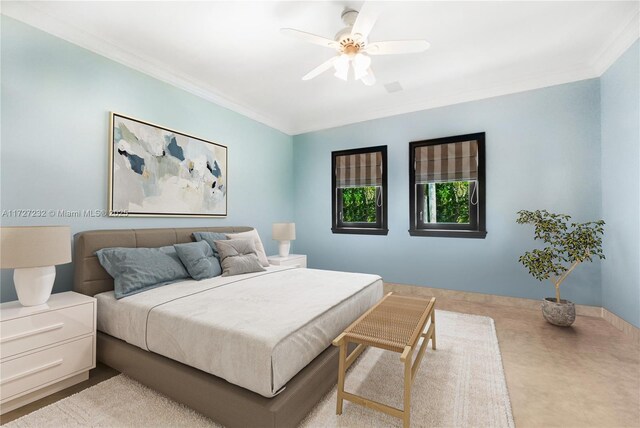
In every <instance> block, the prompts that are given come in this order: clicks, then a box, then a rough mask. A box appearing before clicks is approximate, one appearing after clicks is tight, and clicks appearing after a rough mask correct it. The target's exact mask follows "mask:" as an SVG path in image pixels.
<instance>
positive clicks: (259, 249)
mask: <svg viewBox="0 0 640 428" xmlns="http://www.w3.org/2000/svg"><path fill="white" fill-rule="evenodd" d="M227 238H228V239H253V242H254V243H255V244H256V254H257V256H258V260H260V264H262V266H269V260H268V259H267V253H266V252H265V251H264V245H262V241H261V240H260V235H258V231H257V230H255V229H251V230H250V231H248V232H240V233H227Z"/></svg>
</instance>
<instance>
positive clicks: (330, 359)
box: [97, 332, 355, 428]
mask: <svg viewBox="0 0 640 428" xmlns="http://www.w3.org/2000/svg"><path fill="white" fill-rule="evenodd" d="M97 340H98V343H97V358H98V361H101V362H102V363H104V364H106V365H108V366H109V367H112V368H114V369H116V370H118V371H119V372H121V373H123V374H125V375H127V376H129V377H131V378H132V379H135V380H137V381H138V382H140V383H142V384H143V385H146V386H148V387H149V388H152V389H155V390H156V391H158V392H160V393H162V394H164V395H166V396H167V397H169V398H171V399H173V400H175V401H177V402H179V403H182V404H184V405H186V406H188V407H190V408H192V409H194V410H196V411H198V412H200V413H202V414H203V415H205V416H207V417H209V418H211V419H213V420H214V421H215V422H217V423H219V424H222V425H224V426H225V427H230V428H232V427H295V426H297V425H298V424H299V423H300V421H302V420H303V419H304V417H305V416H306V415H307V414H308V413H309V412H310V411H311V409H312V408H313V407H314V406H315V405H316V404H317V403H318V402H319V401H320V400H321V399H322V397H323V396H324V395H325V394H326V393H327V392H329V390H331V388H332V387H333V386H334V385H335V384H336V380H337V378H338V349H337V348H334V347H332V346H329V347H328V348H327V349H326V350H324V351H323V352H322V353H321V354H320V355H318V357H316V359H314V360H313V361H312V362H311V363H309V365H307V366H306V367H305V368H304V369H302V370H301V371H300V372H299V373H298V374H297V375H296V376H294V377H293V379H291V380H290V381H289V382H288V383H287V385H286V387H285V389H284V391H282V392H281V393H280V394H278V395H276V396H275V397H273V398H266V397H263V396H261V395H259V394H256V393H254V392H251V391H249V390H247V389H244V388H241V387H239V386H237V385H233V384H231V383H229V382H227V381H225V380H224V379H221V378H219V377H216V376H213V375H211V374H208V373H205V372H203V371H201V370H198V369H195V368H193V367H190V366H187V365H185V364H182V363H179V362H177V361H174V360H172V359H169V358H166V357H163V356H162V355H159V354H155V353H153V352H147V351H145V350H143V349H141V348H138V347H136V346H133V345H130V344H128V343H126V342H124V341H122V340H120V339H117V338H115V337H113V336H109V335H107V334H105V333H102V332H98V338H97ZM354 347H355V346H354Z"/></svg>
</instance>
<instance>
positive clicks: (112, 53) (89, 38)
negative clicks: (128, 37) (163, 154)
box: [0, 1, 291, 135]
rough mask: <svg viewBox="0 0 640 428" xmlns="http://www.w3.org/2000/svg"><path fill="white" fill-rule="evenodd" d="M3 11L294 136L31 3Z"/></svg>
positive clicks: (270, 119) (224, 97) (13, 4)
mask: <svg viewBox="0 0 640 428" xmlns="http://www.w3.org/2000/svg"><path fill="white" fill-rule="evenodd" d="M0 12H1V13H2V14H3V15H6V16H8V17H10V18H13V19H16V20H18V21H21V22H23V23H25V24H27V25H30V26H32V27H35V28H38V29H40V30H42V31H44V32H46V33H49V34H52V35H54V36H56V37H58V38H60V39H63V40H66V41H67V42H70V43H72V44H74V45H77V46H80V47H82V48H84V49H87V50H89V51H92V52H94V53H97V54H99V55H101V56H104V57H106V58H108V59H111V60H113V61H116V62H118V63H120V64H123V65H125V66H127V67H129V68H132V69H134V70H137V71H139V72H141V73H144V74H146V75H148V76H151V77H154V78H156V79H158V80H161V81H163V82H165V83H168V84H170V85H172V86H175V87H177V88H180V89H183V90H185V91H187V92H189V93H191V94H193V95H196V96H198V97H200V98H203V99H205V100H207V101H211V102H213V103H215V104H217V105H219V106H221V107H224V108H227V109H229V110H232V111H234V112H236V113H239V114H241V115H243V116H246V117H248V118H250V119H253V120H255V121H257V122H260V123H262V124H264V125H267V126H269V127H271V128H274V129H276V130H278V131H280V132H283V133H285V134H287V135H291V130H290V129H289V125H288V124H287V123H283V122H282V121H279V120H277V119H276V118H273V117H266V116H264V115H263V114H261V113H258V112H256V111H255V110H253V109H251V108H250V107H248V106H246V105H243V104H242V103H241V102H239V101H237V100H235V99H234V98H233V97H232V96H229V95H228V94H224V93H222V92H220V91H219V90H217V89H216V88H214V87H212V86H211V85H209V84H207V83H205V82H202V81H198V80H194V79H193V78H191V77H189V76H186V75H184V74H180V73H175V72H172V71H169V69H170V67H169V66H167V65H166V64H163V63H161V62H159V61H155V60H152V59H150V58H145V57H142V56H139V55H136V54H133V53H131V52H128V51H127V50H126V49H123V48H122V47H120V46H116V45H114V44H113V43H110V42H108V41H106V40H104V39H102V38H99V37H96V36H94V35H92V34H89V33H87V32H85V31H83V30H80V29H78V28H76V27H74V26H73V25H71V24H69V23H66V22H63V21H60V20H59V19H57V18H55V17H53V16H51V15H49V14H47V13H46V12H44V11H42V10H41V9H39V8H38V7H36V6H34V5H33V4H31V2H22V1H20V2H18V1H10V2H4V1H3V2H2V8H1V10H0Z"/></svg>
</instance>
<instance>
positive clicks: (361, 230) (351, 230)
mask: <svg viewBox="0 0 640 428" xmlns="http://www.w3.org/2000/svg"><path fill="white" fill-rule="evenodd" d="M331 231H332V232H333V233H343V234H351V235H387V234H388V233H389V229H374V228H366V227H340V228H332V229H331Z"/></svg>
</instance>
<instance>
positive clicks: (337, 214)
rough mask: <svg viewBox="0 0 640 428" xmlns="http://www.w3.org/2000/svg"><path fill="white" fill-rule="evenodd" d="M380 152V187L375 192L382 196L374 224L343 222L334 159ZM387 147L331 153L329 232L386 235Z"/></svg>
mask: <svg viewBox="0 0 640 428" xmlns="http://www.w3.org/2000/svg"><path fill="white" fill-rule="evenodd" d="M375 152H381V154H382V186H380V188H379V189H378V190H377V191H376V200H377V197H378V195H379V194H380V193H381V194H382V195H381V196H382V206H381V207H377V211H376V219H377V221H376V222H375V223H355V222H343V221H342V218H341V214H342V198H341V197H340V196H341V195H342V189H341V188H338V187H336V185H337V179H336V167H337V164H336V158H337V157H338V156H346V155H358V154H363V153H375ZM363 187H364V186H363ZM387 194H388V191H387V146H373V147H361V148H357V149H349V150H338V151H334V152H331V231H332V232H333V233H342V234H356V235H387V234H388V233H389V228H388V215H387V213H388V209H387V207H388V203H387Z"/></svg>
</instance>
